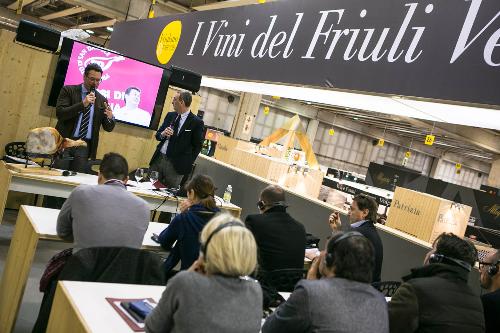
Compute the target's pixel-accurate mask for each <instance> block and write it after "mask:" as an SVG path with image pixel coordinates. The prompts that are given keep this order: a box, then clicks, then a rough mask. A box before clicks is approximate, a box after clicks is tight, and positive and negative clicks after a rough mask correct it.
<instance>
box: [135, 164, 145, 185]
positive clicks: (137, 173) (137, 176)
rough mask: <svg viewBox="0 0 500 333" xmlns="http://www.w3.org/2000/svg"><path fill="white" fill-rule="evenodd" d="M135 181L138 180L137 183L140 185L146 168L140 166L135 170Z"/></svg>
mask: <svg viewBox="0 0 500 333" xmlns="http://www.w3.org/2000/svg"><path fill="white" fill-rule="evenodd" d="M134 178H135V181H136V182H137V185H139V181H140V180H141V179H142V178H144V169H142V168H139V169H137V170H135V175H134Z"/></svg>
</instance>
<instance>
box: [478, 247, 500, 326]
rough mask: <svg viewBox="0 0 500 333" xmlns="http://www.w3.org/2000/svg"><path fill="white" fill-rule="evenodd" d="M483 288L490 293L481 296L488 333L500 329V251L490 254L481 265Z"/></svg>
mask: <svg viewBox="0 0 500 333" xmlns="http://www.w3.org/2000/svg"><path fill="white" fill-rule="evenodd" d="M479 270H480V274H481V287H483V288H484V289H486V290H487V291H488V293H486V294H483V295H482V296H481V301H482V302H483V309H484V320H485V322H486V333H493V332H498V330H499V329H500V250H497V251H496V252H492V253H490V254H489V255H488V256H487V257H486V258H485V259H484V261H483V262H480V263H479Z"/></svg>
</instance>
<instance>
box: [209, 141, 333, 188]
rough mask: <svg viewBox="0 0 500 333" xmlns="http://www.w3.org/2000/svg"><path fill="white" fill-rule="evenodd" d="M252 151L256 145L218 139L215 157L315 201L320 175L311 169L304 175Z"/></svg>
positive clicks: (321, 179) (285, 163)
mask: <svg viewBox="0 0 500 333" xmlns="http://www.w3.org/2000/svg"><path fill="white" fill-rule="evenodd" d="M255 149H256V145H255V144H253V143H250V142H245V141H240V140H236V139H233V138H229V137H227V136H220V137H219V140H218V142H217V147H216V148H215V153H214V157H215V158H216V159H217V160H219V161H222V162H225V163H227V164H230V165H232V166H235V167H237V168H240V169H243V170H245V171H248V172H250V173H252V174H254V175H256V176H259V177H262V178H265V179H269V180H271V181H273V182H276V183H278V184H279V185H281V186H284V187H287V188H289V189H291V190H294V191H297V192H300V193H303V194H307V195H309V196H311V197H313V198H318V196H319V191H320V188H321V184H322V182H323V176H324V174H323V172H321V171H320V170H314V169H308V171H307V172H304V170H303V169H301V170H297V168H296V167H293V166H290V164H289V163H288V162H287V161H285V160H282V159H279V158H274V157H270V156H266V155H261V154H258V153H255Z"/></svg>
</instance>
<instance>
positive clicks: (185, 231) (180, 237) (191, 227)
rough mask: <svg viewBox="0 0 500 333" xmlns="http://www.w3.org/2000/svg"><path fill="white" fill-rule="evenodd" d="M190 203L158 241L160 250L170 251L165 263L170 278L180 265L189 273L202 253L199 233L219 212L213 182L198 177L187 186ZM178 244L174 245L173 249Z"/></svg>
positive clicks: (188, 201) (183, 205)
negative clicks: (175, 268)
mask: <svg viewBox="0 0 500 333" xmlns="http://www.w3.org/2000/svg"><path fill="white" fill-rule="evenodd" d="M185 188H186V191H187V197H188V199H187V200H186V201H184V202H183V203H182V204H181V207H180V210H181V213H180V214H179V215H177V216H176V217H175V218H174V219H173V220H172V222H171V223H170V224H169V225H168V227H167V228H166V229H165V230H163V231H162V232H161V234H160V236H159V237H158V238H159V240H160V244H161V246H162V247H163V248H164V249H165V250H167V251H170V255H169V256H168V258H167V260H166V261H165V270H166V273H167V275H169V273H172V269H173V268H174V267H175V266H176V265H177V264H178V263H179V261H180V262H181V270H185V269H188V268H189V267H190V266H191V265H192V264H193V262H194V261H195V260H196V258H198V255H199V253H200V241H199V238H200V232H201V230H202V229H203V227H204V226H205V224H207V222H208V221H209V220H210V219H211V218H212V217H214V216H215V214H216V213H217V212H219V209H218V208H217V205H216V202H215V198H214V192H215V185H214V183H213V181H212V178H210V177H208V176H204V175H196V176H194V177H193V179H192V180H191V181H190V182H189V183H188V184H187V185H186V187H185ZM174 243H175V245H174Z"/></svg>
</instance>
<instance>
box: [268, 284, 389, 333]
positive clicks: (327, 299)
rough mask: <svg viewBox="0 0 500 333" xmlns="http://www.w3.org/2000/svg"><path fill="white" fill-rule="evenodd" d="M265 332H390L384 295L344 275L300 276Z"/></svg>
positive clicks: (270, 319)
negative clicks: (332, 276) (305, 278)
mask: <svg viewBox="0 0 500 333" xmlns="http://www.w3.org/2000/svg"><path fill="white" fill-rule="evenodd" d="M262 332H263V333H267V332H287V333H293V332H316V333H321V332H323V333H326V332H329V333H330V332H342V333H347V332H352V333H388V332H389V318H388V314H387V304H386V301H385V298H384V296H383V295H382V294H381V293H380V292H378V291H377V290H375V289H374V288H373V287H372V286H370V285H369V284H366V283H360V282H355V281H350V280H346V279H341V278H325V279H320V280H314V281H310V280H301V281H299V282H298V283H297V285H296V286H295V290H294V291H293V293H292V294H291V295H290V298H289V299H288V300H287V301H286V302H285V303H283V304H281V305H280V306H279V307H278V308H277V309H276V311H274V312H273V314H271V315H270V316H269V317H268V318H267V320H266V322H265V323H264V326H263V327H262Z"/></svg>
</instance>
